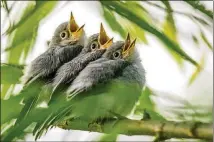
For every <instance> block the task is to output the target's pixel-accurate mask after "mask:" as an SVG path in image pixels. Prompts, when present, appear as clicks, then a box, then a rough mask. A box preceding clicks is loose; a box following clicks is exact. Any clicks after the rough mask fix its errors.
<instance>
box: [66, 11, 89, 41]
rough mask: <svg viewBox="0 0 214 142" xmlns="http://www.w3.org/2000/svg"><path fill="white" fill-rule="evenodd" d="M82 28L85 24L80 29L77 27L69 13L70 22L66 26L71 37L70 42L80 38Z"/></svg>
mask: <svg viewBox="0 0 214 142" xmlns="http://www.w3.org/2000/svg"><path fill="white" fill-rule="evenodd" d="M84 26H85V24H84V25H82V26H81V27H79V26H78V25H77V24H76V21H75V19H74V16H73V14H72V12H71V16H70V21H69V24H68V30H69V33H70V35H71V40H72V41H78V40H79V39H80V37H81V36H82V34H83V28H84Z"/></svg>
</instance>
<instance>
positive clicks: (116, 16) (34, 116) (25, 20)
mask: <svg viewBox="0 0 214 142" xmlns="http://www.w3.org/2000/svg"><path fill="white" fill-rule="evenodd" d="M184 3H185V4H187V5H189V6H191V7H192V8H194V9H195V10H196V11H197V12H199V13H200V14H201V13H202V14H203V15H205V16H206V18H201V17H199V16H198V15H196V14H189V13H182V12H177V11H174V10H173V8H172V7H171V3H170V2H168V1H163V2H162V5H161V4H156V3H153V2H149V1H145V2H137V1H136V2H134V1H130V2H129V1H123V2H119V1H111V2H110V1H100V4H101V5H102V10H103V12H104V14H103V17H104V19H105V21H106V22H107V23H108V25H109V26H110V28H111V29H112V30H113V31H114V32H116V33H118V34H120V35H121V37H122V38H125V36H126V33H127V31H129V32H130V33H131V35H133V36H135V37H138V38H139V39H140V41H141V42H142V43H144V44H149V43H148V39H147V35H148V34H149V35H152V36H154V37H156V38H157V39H159V40H160V41H161V42H162V43H163V44H164V45H165V49H166V50H167V51H168V53H169V54H170V55H171V56H172V57H173V59H174V61H176V63H177V64H178V65H179V66H182V64H183V62H184V61H188V62H190V63H192V64H193V65H194V66H195V67H196V70H195V71H194V72H193V74H192V76H191V77H190V78H189V83H192V82H193V81H194V80H195V79H196V78H197V76H198V74H200V71H201V70H202V68H203V65H204V57H205V55H204V56H203V57H202V58H201V61H199V63H198V61H197V60H196V59H193V57H191V56H190V55H189V54H188V53H187V52H186V51H185V49H186V48H188V47H185V45H184V47H185V48H183V47H181V44H180V41H179V40H178V37H177V34H178V31H177V27H176V21H175V19H174V15H175V14H180V15H183V16H186V17H188V18H190V19H192V20H193V21H194V22H195V23H196V25H198V27H199V28H200V31H201V34H200V35H192V40H193V41H194V42H195V43H196V44H198V43H199V41H203V42H204V43H205V44H206V46H207V47H208V48H209V50H210V51H211V52H212V51H213V47H212V44H211V43H209V41H208V39H207V37H206V35H205V34H204V32H203V30H202V28H201V27H205V28H212V20H213V11H210V10H207V9H206V7H205V6H204V5H203V4H201V3H200V2H199V1H184ZM16 4H18V3H16V2H14V3H13V4H12V6H11V7H8V4H7V1H1V7H2V8H4V9H5V10H6V12H7V15H10V12H11V10H12V9H13V6H14V5H16ZM144 4H149V5H150V6H151V7H156V8H159V9H161V10H163V11H164V12H165V14H166V16H165V21H164V23H163V24H160V23H156V22H157V19H155V18H154V17H153V16H152V14H151V13H150V12H149V10H148V9H147V8H146V7H145V5H144ZM56 5H57V2H56V1H51V2H50V1H49V2H48V1H32V2H28V3H27V6H26V7H25V8H24V10H23V11H21V12H22V16H21V17H20V19H19V20H18V22H15V20H14V19H9V18H8V20H10V26H9V27H8V29H7V30H6V32H5V33H4V34H3V35H2V36H6V37H8V40H7V45H6V49H5V50H4V52H6V53H7V63H1V89H2V91H1V126H2V127H1V129H2V130H3V129H4V131H3V133H2V134H1V135H2V136H3V139H4V140H13V139H14V138H20V137H23V136H24V135H25V134H26V132H25V131H24V130H25V129H26V128H27V127H28V128H29V127H34V125H31V124H32V122H42V120H45V118H46V117H47V116H48V114H50V113H51V112H52V111H53V110H54V109H58V108H59V106H64V105H65V102H63V101H62V102H59V103H57V104H54V105H53V106H52V107H49V108H38V109H36V110H35V111H33V112H32V113H31V115H30V116H29V117H28V119H27V120H26V121H24V122H22V123H21V124H20V125H19V127H18V126H16V127H15V128H13V127H12V125H13V120H14V119H16V118H17V117H18V115H19V113H20V110H21V108H22V107H23V105H22V104H21V101H22V99H23V97H24V95H28V94H27V93H25V94H24V95H23V94H21V93H20V94H18V95H14V93H13V91H14V89H15V86H16V85H18V84H20V78H21V77H22V75H23V69H24V67H25V66H24V65H23V63H25V60H26V58H27V56H28V55H29V54H30V52H31V51H32V50H33V48H34V45H35V42H36V39H37V32H38V28H39V24H40V22H41V21H42V20H43V19H44V18H46V17H47V16H48V15H49V14H50V13H51V12H52V11H53V9H54V8H55V6H56ZM19 10H20V9H19ZM14 23H15V24H14ZM160 25H161V26H160ZM32 90H33V88H32ZM7 94H8V95H7ZM153 95H154V92H153V91H152V89H151V88H150V87H148V86H147V87H146V88H145V89H144V90H143V92H142V95H141V97H140V99H139V102H138V104H137V106H136V108H135V110H134V113H135V115H138V116H142V115H143V111H144V110H146V111H147V112H148V113H149V114H150V115H151V119H155V120H165V119H166V118H165V117H164V116H163V115H161V114H160V112H158V111H157V109H156V104H155V103H154V102H153V100H152V99H151V98H152V97H151V96H153ZM7 98H9V99H7ZM118 103H119V102H118ZM188 109H189V106H187V105H184V108H183V110H188ZM174 113H175V114H178V115H179V114H181V113H183V112H182V111H179V110H178V109H177V110H176V111H174ZM189 115H191V116H193V115H195V116H194V117H200V113H197V114H189ZM38 116H39V117H38ZM209 116H210V114H209ZM45 123H48V124H50V123H51V122H50V123H49V122H45ZM6 126H8V127H6ZM11 128H13V129H11ZM37 130H40V128H37ZM32 131H33V129H29V131H28V133H32ZM104 139H114V140H115V139H116V135H115V134H114V135H113V136H112V137H111V136H109V137H108V136H106V138H104Z"/></svg>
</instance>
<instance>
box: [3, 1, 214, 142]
mask: <svg viewBox="0 0 214 142" xmlns="http://www.w3.org/2000/svg"><path fill="white" fill-rule="evenodd" d="M120 6H121V7H122V9H121V7H120ZM71 11H72V12H73V15H74V17H75V19H76V21H77V23H78V24H79V25H82V24H85V31H86V34H87V35H88V36H90V35H92V34H94V33H97V32H99V26H100V23H101V22H102V23H103V25H104V27H105V29H106V31H107V33H108V35H109V36H111V37H114V40H115V41H116V40H123V39H124V38H125V36H126V34H127V32H130V34H131V37H132V38H135V37H136V38H137V44H136V48H137V50H138V51H139V53H140V57H141V59H142V64H143V66H144V68H145V70H146V80H147V83H146V87H145V89H144V92H143V93H142V96H141V98H140V101H139V102H138V103H137V104H136V107H135V109H134V110H133V112H132V113H131V114H130V116H129V117H130V118H132V119H140V118H142V115H143V110H144V109H145V108H146V109H147V110H151V111H152V112H154V113H155V115H160V116H161V117H163V118H165V119H167V120H174V121H179V120H192V121H196V120H199V121H204V122H212V118H213V117H212V116H213V111H212V108H213V1H191V2H187V1H169V2H168V1H166V2H162V1H141V2H140V1H136V2H134V1H132V2H128V1H127V2H126V1H125V2H116V1H112V2H99V1H60V2H57V1H55V2H48V1H44V2H43V1H39V2H35V1H29V2H27V1H1V98H2V99H8V98H10V94H12V93H18V92H19V91H20V90H21V88H22V84H21V83H20V81H19V76H20V75H21V74H22V73H20V72H19V73H17V72H12V70H13V69H11V68H14V67H20V68H23V67H24V66H25V65H27V64H29V63H30V62H31V61H32V60H33V59H35V58H36V57H37V56H38V55H40V54H41V53H43V52H44V51H46V50H47V48H48V46H47V41H48V40H50V39H51V37H52V35H53V32H54V30H55V28H56V27H57V26H58V25H59V24H60V23H62V22H65V21H68V20H69V16H70V12H71ZM127 12H131V13H133V14H134V15H137V16H139V17H140V20H141V22H139V23H138V22H136V19H134V17H130V16H128V17H127V16H126V14H127ZM124 13H125V14H124ZM154 31H155V32H154ZM159 33H161V34H159ZM168 41H170V43H173V44H170V43H169V42H168ZM180 49H182V50H183V51H185V53H186V55H187V56H189V57H191V58H192V59H193V60H194V61H196V62H197V63H198V64H199V66H200V67H197V66H196V65H194V64H193V63H191V62H190V61H188V60H187V59H185V58H183V57H182V54H181V53H180V52H178V51H179V50H180ZM10 67H11V68H10ZM16 73H17V74H16ZM118 105H119V103H118ZM2 129H3V127H2ZM100 135H101V134H99V133H93V132H91V133H89V132H86V131H75V130H69V131H68V130H62V129H60V128H54V129H51V130H50V131H48V133H47V134H45V135H44V136H42V137H41V138H40V139H39V140H38V141H45V140H48V141H66V140H68V141H72V140H74V141H84V140H95V139H96V138H97V137H99V136H100ZM23 139H25V140H33V137H32V135H31V134H26V135H25V136H24V137H23ZM152 139H153V137H149V136H123V135H120V136H119V137H118V139H117V140H123V141H125V140H129V141H130V140H135V141H137V140H138V141H142V140H143V141H149V140H152Z"/></svg>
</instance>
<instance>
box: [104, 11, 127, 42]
mask: <svg viewBox="0 0 214 142" xmlns="http://www.w3.org/2000/svg"><path fill="white" fill-rule="evenodd" d="M103 12H104V18H105V20H106V22H107V23H108V25H109V26H110V27H111V29H112V30H113V31H115V32H117V33H119V34H120V35H121V37H123V38H124V39H125V37H126V34H127V33H126V32H125V30H124V29H123V27H122V26H121V25H120V24H119V22H118V21H117V20H116V18H115V16H114V13H112V12H111V11H109V10H108V9H106V8H103Z"/></svg>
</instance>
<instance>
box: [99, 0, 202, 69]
mask: <svg viewBox="0 0 214 142" xmlns="http://www.w3.org/2000/svg"><path fill="white" fill-rule="evenodd" d="M101 3H102V4H103V5H104V6H105V7H106V8H108V9H111V10H113V11H115V12H116V13H118V14H119V15H121V16H123V17H125V18H126V19H128V20H130V21H132V22H134V23H135V24H137V25H138V26H139V27H141V28H142V29H144V30H145V31H147V32H149V33H151V34H153V35H155V36H156V37H157V38H159V39H160V40H161V41H162V42H163V43H164V44H166V46H167V47H168V48H169V49H170V50H172V51H173V52H175V53H177V54H178V55H179V56H181V57H182V58H184V59H185V60H187V61H189V62H191V63H192V64H193V65H196V66H198V64H197V62H196V61H195V60H193V59H192V58H191V57H190V56H189V55H188V54H186V53H185V52H184V51H183V50H182V49H181V48H180V47H179V45H178V44H176V43H175V42H173V41H172V40H170V39H169V38H168V37H167V36H166V35H165V34H164V33H162V32H161V31H159V30H158V29H156V28H155V27H153V26H151V25H150V24H149V23H148V22H147V21H145V20H144V19H143V18H141V17H139V16H137V15H136V14H134V13H133V12H132V11H130V10H128V9H127V8H126V7H125V6H124V5H123V4H122V3H121V2H116V1H112V2H108V1H101Z"/></svg>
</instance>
